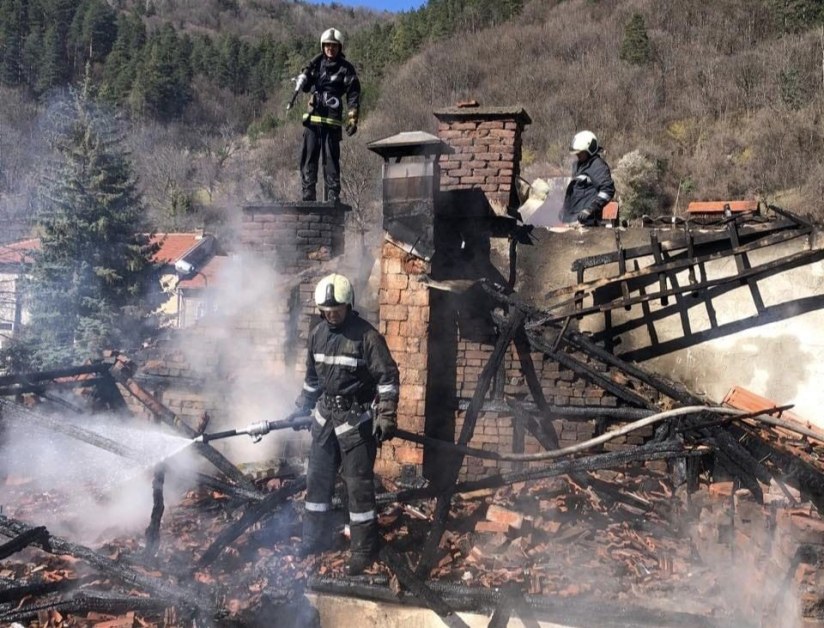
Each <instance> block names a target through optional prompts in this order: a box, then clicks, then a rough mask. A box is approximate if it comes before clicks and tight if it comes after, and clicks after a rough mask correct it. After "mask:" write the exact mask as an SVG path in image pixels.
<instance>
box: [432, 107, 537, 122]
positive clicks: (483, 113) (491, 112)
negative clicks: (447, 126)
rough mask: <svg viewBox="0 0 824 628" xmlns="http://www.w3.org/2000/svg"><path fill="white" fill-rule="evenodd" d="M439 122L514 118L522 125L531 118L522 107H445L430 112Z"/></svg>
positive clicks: (530, 120)
mask: <svg viewBox="0 0 824 628" xmlns="http://www.w3.org/2000/svg"><path fill="white" fill-rule="evenodd" d="M432 113H433V114H434V115H435V117H436V118H437V119H438V120H440V121H441V122H452V121H455V120H501V119H507V120H515V121H516V122H520V123H521V124H523V125H527V124H531V123H532V118H530V117H529V114H528V113H527V112H526V110H525V109H524V108H523V107H520V106H518V105H515V106H512V107H461V106H460V105H459V106H456V107H446V108H445V109H436V110H435V111H433V112H432Z"/></svg>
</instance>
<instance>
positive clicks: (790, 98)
mask: <svg viewBox="0 0 824 628" xmlns="http://www.w3.org/2000/svg"><path fill="white" fill-rule="evenodd" d="M779 85H780V86H781V100H782V101H783V102H784V104H785V105H787V107H789V108H790V109H793V110H796V111H797V110H798V109H801V107H802V106H804V104H805V103H806V102H807V100H808V94H807V89H806V87H807V86H806V85H805V84H804V83H803V81H802V79H801V73H800V72H799V71H798V68H795V67H790V68H787V69H785V70H782V71H781V74H780V76H779Z"/></svg>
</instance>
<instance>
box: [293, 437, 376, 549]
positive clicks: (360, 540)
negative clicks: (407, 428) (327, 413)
mask: <svg viewBox="0 0 824 628" xmlns="http://www.w3.org/2000/svg"><path fill="white" fill-rule="evenodd" d="M346 426H347V424H345V423H344V424H343V425H341V426H339V427H338V429H337V430H331V431H329V433H327V434H325V438H318V435H317V433H315V432H313V435H312V446H311V449H310V450H309V469H308V472H307V478H306V503H305V507H306V513H305V516H304V520H303V542H304V544H307V545H309V546H311V547H314V548H317V549H325V548H327V547H329V546H330V545H331V541H332V529H331V523H332V522H331V514H332V513H331V510H332V495H333V494H334V491H335V479H336V477H337V474H338V469H340V470H341V476H342V477H343V481H344V483H345V484H346V492H347V496H348V501H349V505H348V508H349V530H350V533H351V538H352V543H351V551H352V555H353V556H355V555H360V556H365V557H372V556H374V555H375V554H376V553H377V551H378V519H377V509H376V506H375V483H374V477H375V475H374V470H373V467H374V465H375V456H376V454H377V443H376V441H375V437H374V436H372V422H371V421H365V422H363V423H361V424H360V425H357V426H352V427H351V428H350V429H348V430H346V431H345V433H341V434H337V433H336V431H340V430H341V429H342V428H344V429H345V427H346Z"/></svg>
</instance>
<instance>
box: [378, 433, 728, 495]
mask: <svg viewBox="0 0 824 628" xmlns="http://www.w3.org/2000/svg"><path fill="white" fill-rule="evenodd" d="M711 451H712V450H710V449H708V448H697V449H696V448H692V449H691V448H687V447H685V446H684V445H683V443H680V442H678V441H674V440H671V441H664V442H662V443H648V444H646V445H639V446H638V447H634V448H633V449H628V450H624V451H614V452H609V453H603V454H593V455H591V456H582V457H580V458H573V459H571V460H563V461H560V462H553V463H551V464H547V465H546V466H542V467H541V468H539V469H529V470H526V471H516V472H513V473H504V474H502V473H496V474H494V475H490V476H487V477H485V478H481V479H480V480H470V481H466V482H459V483H458V484H456V485H455V492H456V493H466V492H469V491H475V490H480V489H484V488H500V487H502V486H508V485H510V484H516V483H517V482H527V481H530V480H539V479H542V478H548V477H553V476H556V475H563V474H565V473H574V472H578V471H596V470H598V469H612V468H615V467H622V466H624V465H626V464H630V463H634V462H646V461H648V460H668V459H670V458H684V457H695V456H705V455H707V454H708V453H710V452H711ZM433 496H434V491H433V490H432V488H430V487H424V488H419V489H418V488H412V489H406V490H402V491H397V492H394V493H382V494H380V495H378V496H377V498H376V499H377V502H378V504H379V505H383V504H388V503H392V502H408V501H416V500H420V499H430V498H432V497H433Z"/></svg>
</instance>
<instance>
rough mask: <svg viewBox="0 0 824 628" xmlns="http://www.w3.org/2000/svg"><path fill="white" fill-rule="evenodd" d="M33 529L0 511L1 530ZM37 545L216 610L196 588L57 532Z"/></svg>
mask: <svg viewBox="0 0 824 628" xmlns="http://www.w3.org/2000/svg"><path fill="white" fill-rule="evenodd" d="M31 529H32V528H31V527H30V526H28V525H26V524H25V523H22V522H20V521H16V520H14V519H12V518H10V517H6V516H4V515H0V534H3V535H5V536H9V537H15V536H18V535H20V534H23V533H24V532H27V531H29V530H31ZM34 545H37V546H38V547H40V548H41V549H43V550H45V551H47V552H49V553H50V554H57V555H60V554H68V555H70V556H74V557H75V558H79V559H81V560H84V561H86V562H87V563H89V564H90V565H91V566H92V567H94V568H96V569H99V570H100V571H101V572H103V573H104V574H106V575H108V576H111V577H112V578H115V579H117V580H119V581H120V582H123V583H124V584H127V585H130V586H133V587H135V588H138V589H142V590H143V591H145V592H147V593H151V594H152V595H154V596H157V597H158V598H162V599H163V600H168V601H171V602H173V603H174V604H175V606H177V607H179V608H182V609H189V610H190V611H194V612H196V613H198V614H201V615H203V616H205V617H211V615H212V613H213V611H214V607H213V606H212V604H211V602H209V601H207V600H204V599H202V598H201V597H200V596H199V594H198V593H197V592H195V591H192V590H191V589H188V588H186V587H182V586H180V585H177V584H174V583H172V582H166V581H164V580H161V579H160V578H155V577H152V576H149V575H146V574H144V573H140V572H138V571H135V570H134V569H131V568H129V567H127V566H125V565H123V564H121V563H119V562H117V561H114V560H112V559H110V558H108V557H106V556H103V555H102V554H98V553H97V552H95V551H94V550H92V549H90V548H88V547H86V546H84V545H79V544H77V543H72V542H71V541H68V540H66V539H63V538H61V537H58V536H54V535H49V538H48V542H38V543H34Z"/></svg>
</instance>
